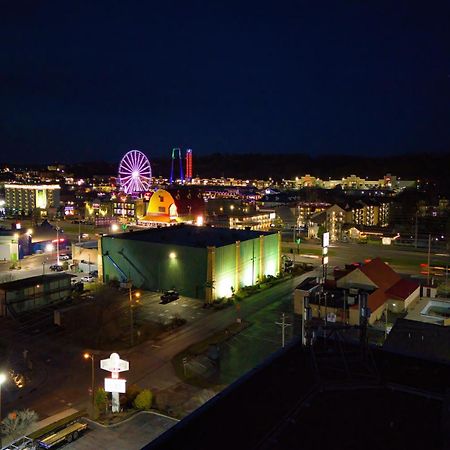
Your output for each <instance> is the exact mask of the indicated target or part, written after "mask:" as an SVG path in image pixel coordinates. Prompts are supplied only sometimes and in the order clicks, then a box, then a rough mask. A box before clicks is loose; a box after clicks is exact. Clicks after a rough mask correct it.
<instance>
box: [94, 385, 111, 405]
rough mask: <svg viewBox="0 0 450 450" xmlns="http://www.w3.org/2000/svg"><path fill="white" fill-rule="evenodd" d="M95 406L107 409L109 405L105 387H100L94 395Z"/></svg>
mask: <svg viewBox="0 0 450 450" xmlns="http://www.w3.org/2000/svg"><path fill="white" fill-rule="evenodd" d="M94 403H95V406H96V407H97V409H98V410H99V411H106V407H107V406H108V394H107V393H106V392H105V390H104V389H103V388H98V389H97V392H96V393H95V397H94Z"/></svg>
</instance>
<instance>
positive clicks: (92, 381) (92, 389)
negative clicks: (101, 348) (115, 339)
mask: <svg viewBox="0 0 450 450" xmlns="http://www.w3.org/2000/svg"><path fill="white" fill-rule="evenodd" d="M83 358H84V359H86V360H88V359H90V360H91V398H92V408H94V376H95V367H94V355H93V354H91V353H87V352H86V353H84V355H83ZM92 413H94V409H92Z"/></svg>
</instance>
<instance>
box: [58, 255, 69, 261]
mask: <svg viewBox="0 0 450 450" xmlns="http://www.w3.org/2000/svg"><path fill="white" fill-rule="evenodd" d="M59 259H60V260H62V261H68V260H69V259H72V255H61V256H60V257H59Z"/></svg>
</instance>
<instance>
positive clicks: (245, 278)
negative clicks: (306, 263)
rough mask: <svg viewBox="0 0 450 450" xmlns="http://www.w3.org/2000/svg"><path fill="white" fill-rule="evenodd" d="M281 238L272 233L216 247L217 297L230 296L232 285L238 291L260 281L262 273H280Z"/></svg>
mask: <svg viewBox="0 0 450 450" xmlns="http://www.w3.org/2000/svg"><path fill="white" fill-rule="evenodd" d="M278 240H279V236H278V234H270V235H264V236H262V237H260V238H256V239H250V240H247V241H243V242H239V243H238V245H236V244H232V245H226V246H223V247H218V248H216V250H215V274H214V281H215V292H214V297H215V298H221V297H230V296H231V295H232V289H231V288H232V287H233V289H234V290H235V291H236V292H237V291H238V290H239V289H241V288H242V287H244V286H251V285H253V284H255V283H257V282H258V280H260V279H261V278H262V276H267V275H272V276H276V275H278V273H279V271H280V270H279V264H280V263H279V261H280V254H279V251H280V250H279V243H278ZM261 241H262V242H261ZM236 253H237V254H236Z"/></svg>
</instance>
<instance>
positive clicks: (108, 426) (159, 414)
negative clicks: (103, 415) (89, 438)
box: [83, 411, 180, 428]
mask: <svg viewBox="0 0 450 450" xmlns="http://www.w3.org/2000/svg"><path fill="white" fill-rule="evenodd" d="M140 414H153V415H155V416H160V417H164V418H165V419H169V420H173V421H174V422H179V421H180V420H179V419H175V417H170V416H166V415H165V414H161V413H158V412H155V411H139V412H137V413H136V414H133V415H132V416H130V417H128V418H127V419H125V420H122V422H118V423H113V424H112V425H103V424H102V423H99V422H96V421H95V420H92V419H89V418H87V417H83V420H86V421H87V422H90V423H92V424H94V425H98V426H99V427H102V428H115V427H118V426H119V425H122V424H124V423H127V422H129V421H130V420H133V419H134V418H135V417H136V416H139V415H140Z"/></svg>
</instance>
